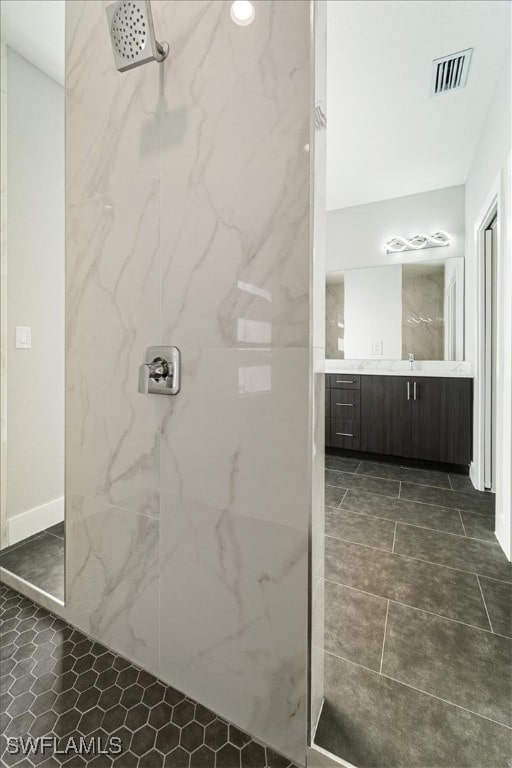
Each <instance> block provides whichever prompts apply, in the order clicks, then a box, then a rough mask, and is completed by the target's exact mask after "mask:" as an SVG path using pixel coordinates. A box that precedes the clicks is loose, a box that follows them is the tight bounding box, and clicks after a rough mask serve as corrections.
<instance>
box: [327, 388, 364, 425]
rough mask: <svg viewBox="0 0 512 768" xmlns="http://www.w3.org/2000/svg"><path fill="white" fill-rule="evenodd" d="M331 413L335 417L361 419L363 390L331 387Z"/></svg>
mask: <svg viewBox="0 0 512 768" xmlns="http://www.w3.org/2000/svg"><path fill="white" fill-rule="evenodd" d="M330 395H331V403H330V406H331V407H330V415H331V417H332V418H333V419H350V420H357V421H359V419H360V417H361V392H360V391H359V389H344V390H341V389H331V390H330Z"/></svg>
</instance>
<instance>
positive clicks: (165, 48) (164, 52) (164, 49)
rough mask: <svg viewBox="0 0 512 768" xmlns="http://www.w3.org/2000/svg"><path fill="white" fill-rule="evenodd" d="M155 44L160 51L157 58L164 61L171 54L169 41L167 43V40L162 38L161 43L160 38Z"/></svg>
mask: <svg viewBox="0 0 512 768" xmlns="http://www.w3.org/2000/svg"><path fill="white" fill-rule="evenodd" d="M155 45H156V50H157V53H158V56H157V57H156V60H157V61H159V62H160V61H164V60H165V59H166V58H167V57H168V55H169V43H166V42H165V40H162V42H161V43H159V42H158V40H155Z"/></svg>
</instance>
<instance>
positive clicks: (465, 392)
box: [326, 374, 473, 466]
mask: <svg viewBox="0 0 512 768" xmlns="http://www.w3.org/2000/svg"><path fill="white" fill-rule="evenodd" d="M348 381H351V382H352V384H350V385H349V384H348V383H345V384H341V383H337V382H348ZM347 390H348V391H347ZM472 420H473V381H472V379H468V378H438V377H426V376H421V377H420V376H419V377H416V378H415V377H414V376H413V375H411V376H371V375H366V374H365V375H361V376H345V375H341V374H327V376H326V445H327V446H331V447H337V448H352V449H354V450H360V451H364V452H367V453H376V454H383V455H389V456H401V457H403V458H410V459H423V460H426V461H436V462H443V463H446V464H459V465H465V466H467V465H469V464H470V462H471V458H472Z"/></svg>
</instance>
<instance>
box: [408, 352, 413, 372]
mask: <svg viewBox="0 0 512 768" xmlns="http://www.w3.org/2000/svg"><path fill="white" fill-rule="evenodd" d="M413 363H414V352H409V370H410V371H412V364H413Z"/></svg>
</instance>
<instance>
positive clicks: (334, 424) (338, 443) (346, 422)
mask: <svg viewBox="0 0 512 768" xmlns="http://www.w3.org/2000/svg"><path fill="white" fill-rule="evenodd" d="M360 434H361V433H360V422H359V421H354V420H353V419H331V445H332V446H333V447H334V448H354V449H355V450H356V451H357V450H359V445H360Z"/></svg>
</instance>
